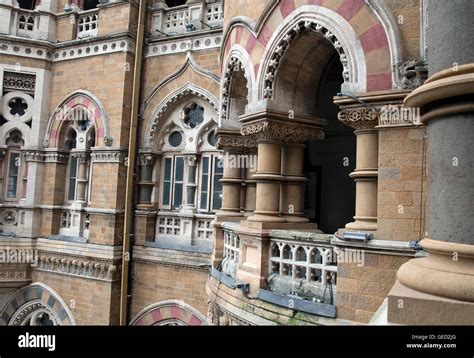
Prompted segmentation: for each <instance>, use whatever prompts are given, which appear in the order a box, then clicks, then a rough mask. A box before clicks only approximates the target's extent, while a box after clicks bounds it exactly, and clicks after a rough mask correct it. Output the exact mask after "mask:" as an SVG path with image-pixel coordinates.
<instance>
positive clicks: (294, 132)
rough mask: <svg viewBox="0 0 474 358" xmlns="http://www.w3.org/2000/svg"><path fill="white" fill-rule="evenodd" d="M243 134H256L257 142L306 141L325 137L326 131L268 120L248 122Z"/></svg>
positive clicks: (242, 130) (242, 131)
mask: <svg viewBox="0 0 474 358" xmlns="http://www.w3.org/2000/svg"><path fill="white" fill-rule="evenodd" d="M241 134H242V135H243V136H254V137H255V138H256V140H257V142H263V141H278V142H283V143H304V142H306V141H308V140H313V139H317V140H322V139H324V131H323V130H322V129H321V128H317V127H310V126H305V125H302V124H297V123H283V122H275V121H266V120H265V121H258V122H253V123H248V124H246V125H245V126H244V127H243V128H242V129H241Z"/></svg>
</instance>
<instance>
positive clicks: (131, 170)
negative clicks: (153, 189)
mask: <svg viewBox="0 0 474 358" xmlns="http://www.w3.org/2000/svg"><path fill="white" fill-rule="evenodd" d="M138 3H139V15H138V28H137V38H136V45H135V64H134V67H133V89H132V109H131V114H130V133H129V135H130V137H129V146H128V166H127V183H126V188H125V217H124V224H123V253H122V277H121V286H120V325H121V326H126V325H127V313H128V284H129V282H128V281H129V271H130V259H131V255H130V227H131V223H132V220H133V219H132V217H133V212H132V204H133V184H134V174H135V157H136V154H137V148H136V144H137V122H138V112H139V107H140V104H139V100H140V82H141V72H142V52H143V38H144V33H145V9H146V0H138Z"/></svg>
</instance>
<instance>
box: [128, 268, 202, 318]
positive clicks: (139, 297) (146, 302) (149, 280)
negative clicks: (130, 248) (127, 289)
mask: <svg viewBox="0 0 474 358" xmlns="http://www.w3.org/2000/svg"><path fill="white" fill-rule="evenodd" d="M132 270H133V271H132V272H133V281H132V283H131V285H132V290H133V291H132V301H131V303H132V306H131V315H130V319H132V318H133V317H135V316H136V315H137V314H138V313H139V312H140V311H141V310H142V309H144V308H146V307H148V306H150V305H152V304H155V303H159V302H162V301H166V300H179V301H183V302H185V303H187V304H188V305H190V306H192V307H194V308H195V309H197V310H198V311H200V312H201V313H202V314H204V315H206V314H207V301H208V297H207V294H206V291H205V286H206V281H207V278H208V276H209V272H208V270H207V269H194V268H191V267H183V266H169V265H163V264H159V263H154V264H145V263H141V262H135V263H133V268H132Z"/></svg>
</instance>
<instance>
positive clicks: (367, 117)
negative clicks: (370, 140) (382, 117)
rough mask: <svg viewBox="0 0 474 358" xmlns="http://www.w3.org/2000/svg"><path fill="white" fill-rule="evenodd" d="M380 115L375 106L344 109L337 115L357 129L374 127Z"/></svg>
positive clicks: (346, 123)
mask: <svg viewBox="0 0 474 358" xmlns="http://www.w3.org/2000/svg"><path fill="white" fill-rule="evenodd" d="M378 116H379V112H378V109H376V108H375V107H374V108H370V107H364V108H350V109H343V110H341V111H340V112H339V114H338V115H337V117H338V119H339V120H340V121H341V122H342V123H344V124H345V125H346V126H348V127H351V128H354V129H356V130H360V129H370V128H374V127H375V126H377V124H378Z"/></svg>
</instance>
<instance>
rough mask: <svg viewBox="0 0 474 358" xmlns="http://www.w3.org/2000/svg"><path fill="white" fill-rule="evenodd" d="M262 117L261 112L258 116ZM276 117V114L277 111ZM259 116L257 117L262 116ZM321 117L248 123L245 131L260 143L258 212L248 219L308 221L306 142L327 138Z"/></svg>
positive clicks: (277, 221)
mask: <svg viewBox="0 0 474 358" xmlns="http://www.w3.org/2000/svg"><path fill="white" fill-rule="evenodd" d="M257 116H258V117H259V116H260V115H257ZM273 116H275V114H273ZM258 117H257V118H258ZM323 124H324V122H323V121H321V120H319V119H314V120H311V121H310V120H308V119H293V120H292V121H291V122H288V120H287V119H286V118H285V120H283V119H281V117H279V116H278V118H275V119H263V120H261V119H259V120H256V121H252V122H250V121H249V123H247V124H246V125H245V126H244V128H243V129H242V134H243V135H246V136H253V137H255V138H256V141H257V142H258V166H257V173H256V174H254V175H253V179H254V180H256V181H257V190H256V208H255V215H254V216H250V217H249V218H248V219H247V220H248V221H251V222H252V221H253V222H267V223H286V222H293V223H305V222H308V220H306V219H304V218H303V217H302V215H303V212H302V211H303V210H302V208H303V188H302V184H303V183H304V181H305V178H304V177H303V161H304V152H303V149H304V145H303V143H304V142H305V141H308V140H311V139H323V138H324V132H323V131H322V129H321V128H322V125H323Z"/></svg>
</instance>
